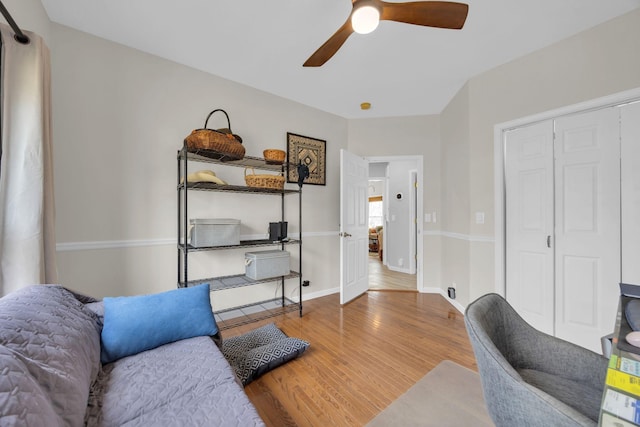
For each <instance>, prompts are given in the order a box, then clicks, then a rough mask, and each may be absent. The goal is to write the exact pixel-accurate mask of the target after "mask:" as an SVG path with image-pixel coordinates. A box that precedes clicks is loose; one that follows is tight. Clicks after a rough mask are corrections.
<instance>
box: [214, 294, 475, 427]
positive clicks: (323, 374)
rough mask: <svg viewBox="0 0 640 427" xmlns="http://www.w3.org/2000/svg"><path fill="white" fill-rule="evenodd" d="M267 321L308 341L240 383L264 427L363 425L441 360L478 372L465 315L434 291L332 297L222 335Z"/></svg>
mask: <svg viewBox="0 0 640 427" xmlns="http://www.w3.org/2000/svg"><path fill="white" fill-rule="evenodd" d="M270 322H274V323H275V324H276V325H277V326H278V327H279V328H280V329H282V330H283V331H284V332H285V333H286V334H287V335H289V336H293V337H298V338H302V339H304V340H307V341H309V342H310V343H311V346H310V347H309V349H308V350H307V351H306V352H305V353H304V354H303V355H302V356H301V357H300V358H298V359H295V360H293V361H291V362H289V363H287V364H285V365H283V366H281V367H279V368H277V369H275V370H273V371H271V372H268V373H267V374H265V375H263V376H262V377H260V378H258V379H257V380H255V381H254V382H252V383H251V384H249V385H248V386H247V387H246V388H245V391H246V392H247V395H248V396H249V398H250V399H251V401H252V402H253V404H254V405H255V406H256V408H257V409H258V412H259V413H260V416H261V417H262V418H263V419H264V421H265V423H266V424H267V426H328V425H331V426H362V425H364V424H366V423H367V422H369V421H370V420H371V419H373V418H374V417H375V416H376V415H377V414H378V413H380V412H381V411H382V410H383V409H384V408H386V407H387V406H388V405H389V404H390V403H391V402H393V401H394V400H395V399H397V398H398V397H399V396H400V395H401V394H403V393H404V392H405V391H407V390H408V389H409V388H410V387H411V386H412V385H414V384H415V383H416V382H417V381H418V380H419V379H420V378H422V377H423V376H424V375H426V374H427V372H429V371H430V370H431V369H433V368H434V367H435V366H436V365H437V364H438V363H440V362H441V361H442V360H445V359H449V360H452V361H454V362H456V363H458V364H460V365H462V366H466V367H468V368H470V369H473V370H477V366H476V363H475V358H474V356H473V351H472V348H471V345H470V343H469V339H468V337H467V333H466V330H465V327H464V319H463V316H462V314H461V313H459V312H458V311H457V310H456V309H455V308H454V307H452V306H451V305H450V304H449V303H448V302H447V301H446V300H445V299H444V298H443V297H442V296H440V295H437V294H421V293H417V292H397V291H396V292H382V291H369V292H367V293H366V294H364V295H362V296H361V297H359V298H357V299H356V300H355V301H353V302H351V303H349V304H347V305H344V306H341V305H340V301H339V295H337V294H334V295H329V296H327V297H323V298H317V299H314V300H311V301H307V302H305V303H304V315H303V317H302V318H300V317H298V315H297V313H288V314H286V315H284V316H281V317H277V318H273V319H267V320H264V321H261V322H259V323H254V324H250V325H243V326H241V327H238V328H234V329H229V330H226V331H224V333H225V334H224V336H226V337H230V336H234V335H238V334H240V333H244V332H246V331H248V330H251V329H254V328H256V327H259V326H261V325H264V324H267V323H270Z"/></svg>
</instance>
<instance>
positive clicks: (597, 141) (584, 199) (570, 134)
mask: <svg viewBox="0 0 640 427" xmlns="http://www.w3.org/2000/svg"><path fill="white" fill-rule="evenodd" d="M619 114H620V111H619V108H606V109H602V110H598V111H593V112H589V113H583V114H579V115H575V116H569V117H563V118H559V119H557V120H556V122H555V130H556V140H555V144H554V147H555V196H556V197H555V204H556V227H555V236H556V242H555V254H556V256H555V258H556V259H555V267H556V298H555V302H556V316H555V318H556V325H555V326H556V336H557V337H559V338H563V339H566V340H568V341H571V342H574V343H577V344H579V345H581V346H583V347H586V348H589V349H592V350H594V351H599V350H600V337H601V336H603V335H606V334H608V333H611V332H612V331H613V328H614V323H615V319H616V312H617V305H618V299H619V298H618V297H619V288H618V283H619V281H620V126H619Z"/></svg>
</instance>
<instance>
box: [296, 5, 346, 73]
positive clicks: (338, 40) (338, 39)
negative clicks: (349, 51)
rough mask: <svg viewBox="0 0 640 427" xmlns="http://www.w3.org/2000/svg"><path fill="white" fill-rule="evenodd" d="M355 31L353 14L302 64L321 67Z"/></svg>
mask: <svg viewBox="0 0 640 427" xmlns="http://www.w3.org/2000/svg"><path fill="white" fill-rule="evenodd" d="M352 33H353V27H352V26H351V16H349V18H348V19H347V22H345V23H344V24H343V25H342V27H340V28H339V29H338V31H336V32H335V33H334V34H333V35H332V36H331V37H330V38H329V40H327V41H326V42H324V44H323V45H322V46H320V47H319V48H318V50H316V51H315V52H314V53H313V55H311V56H310V57H309V59H307V61H306V62H305V63H304V64H302V66H303V67H319V66H321V65H322V64H324V63H325V62H327V61H328V60H329V59H331V57H332V56H333V55H335V54H336V52H337V51H338V49H340V47H341V46H342V45H343V44H344V42H345V41H347V38H349V36H350V35H351V34H352Z"/></svg>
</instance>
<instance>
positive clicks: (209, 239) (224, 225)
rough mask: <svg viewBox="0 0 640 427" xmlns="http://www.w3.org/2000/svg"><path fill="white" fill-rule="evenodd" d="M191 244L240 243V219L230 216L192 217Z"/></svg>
mask: <svg viewBox="0 0 640 427" xmlns="http://www.w3.org/2000/svg"><path fill="white" fill-rule="evenodd" d="M190 223H191V230H190V232H189V236H190V238H191V246H193V247H194V248H205V247H208V246H232V245H239V244H240V220H239V219H230V218H213V219H192V220H191V221H190Z"/></svg>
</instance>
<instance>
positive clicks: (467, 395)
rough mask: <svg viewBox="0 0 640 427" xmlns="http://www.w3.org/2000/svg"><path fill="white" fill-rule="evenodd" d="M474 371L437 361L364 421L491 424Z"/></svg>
mask: <svg viewBox="0 0 640 427" xmlns="http://www.w3.org/2000/svg"><path fill="white" fill-rule="evenodd" d="M493 425H494V424H493V422H492V421H491V418H490V417H489V414H488V412H487V409H486V407H485V404H484V397H483V395H482V386H481V384H480V377H479V376H478V374H477V373H476V372H474V371H472V370H470V369H467V368H465V367H464V366H460V365H458V364H457V363H455V362H452V361H450V360H445V361H443V362H441V363H440V364H439V365H438V366H436V367H435V368H433V369H432V370H431V371H430V372H429V373H428V374H427V375H425V376H424V377H422V379H420V380H419V381H418V382H417V383H416V384H415V385H414V386H413V387H411V388H410V389H409V390H407V392H406V393H404V394H403V395H402V396H400V397H399V398H398V399H396V400H395V401H394V402H392V403H391V405H389V406H388V407H387V408H386V409H385V410H384V411H382V412H381V413H380V414H378V416H377V417H375V418H374V419H373V420H371V421H370V422H369V424H367V427H381V426H438V427H447V426H448V427H467V426H474V427H477V426H493Z"/></svg>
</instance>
